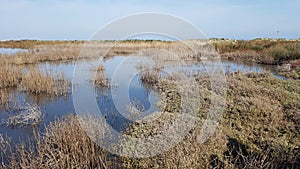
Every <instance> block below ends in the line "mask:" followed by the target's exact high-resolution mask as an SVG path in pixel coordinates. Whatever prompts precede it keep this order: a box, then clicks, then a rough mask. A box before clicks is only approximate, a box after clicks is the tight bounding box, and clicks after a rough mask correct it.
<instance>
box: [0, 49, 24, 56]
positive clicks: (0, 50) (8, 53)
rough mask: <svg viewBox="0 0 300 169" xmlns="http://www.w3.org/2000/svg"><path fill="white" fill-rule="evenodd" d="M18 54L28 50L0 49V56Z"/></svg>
mask: <svg viewBox="0 0 300 169" xmlns="http://www.w3.org/2000/svg"><path fill="white" fill-rule="evenodd" d="M20 52H28V50H27V49H21V48H0V54H7V55H13V54H16V53H20Z"/></svg>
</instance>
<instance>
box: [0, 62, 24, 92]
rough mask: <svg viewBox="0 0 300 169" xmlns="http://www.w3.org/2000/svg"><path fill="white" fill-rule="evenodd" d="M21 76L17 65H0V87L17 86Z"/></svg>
mask: <svg viewBox="0 0 300 169" xmlns="http://www.w3.org/2000/svg"><path fill="white" fill-rule="evenodd" d="M21 77H22V71H21V70H20V69H18V68H17V67H10V66H0V89H1V88H8V87H17V85H18V84H19V83H20V81H21Z"/></svg>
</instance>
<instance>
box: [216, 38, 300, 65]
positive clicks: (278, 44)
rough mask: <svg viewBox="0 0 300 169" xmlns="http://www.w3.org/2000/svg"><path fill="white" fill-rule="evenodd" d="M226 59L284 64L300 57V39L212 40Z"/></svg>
mask: <svg viewBox="0 0 300 169" xmlns="http://www.w3.org/2000/svg"><path fill="white" fill-rule="evenodd" d="M211 43H212V44H213V45H214V46H215V48H216V50H217V51H218V52H219V53H220V55H221V56H222V57H223V58H224V59H232V60H241V61H248V62H256V63H263V64H282V63H285V62H287V61H291V60H296V59H299V58H300V48H299V47H300V41H299V40H283V39H254V40H249V41H246V40H220V39H217V40H211Z"/></svg>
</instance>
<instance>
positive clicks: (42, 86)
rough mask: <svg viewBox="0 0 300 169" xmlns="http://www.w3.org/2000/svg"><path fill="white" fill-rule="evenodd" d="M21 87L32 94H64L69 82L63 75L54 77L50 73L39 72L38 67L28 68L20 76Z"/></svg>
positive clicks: (66, 91)
mask: <svg viewBox="0 0 300 169" xmlns="http://www.w3.org/2000/svg"><path fill="white" fill-rule="evenodd" d="M22 89H23V90H24V91H27V92H30V93H33V94H40V93H46V94H53V95H58V96H60V95H65V94H66V93H68V89H69V82H68V81H67V80H66V78H65V77H64V76H63V75H57V76H56V77H55V76H53V75H51V74H50V73H48V72H46V73H43V72H41V70H40V69H38V68H33V69H30V70H29V72H28V73H27V74H25V75H24V76H23V78H22Z"/></svg>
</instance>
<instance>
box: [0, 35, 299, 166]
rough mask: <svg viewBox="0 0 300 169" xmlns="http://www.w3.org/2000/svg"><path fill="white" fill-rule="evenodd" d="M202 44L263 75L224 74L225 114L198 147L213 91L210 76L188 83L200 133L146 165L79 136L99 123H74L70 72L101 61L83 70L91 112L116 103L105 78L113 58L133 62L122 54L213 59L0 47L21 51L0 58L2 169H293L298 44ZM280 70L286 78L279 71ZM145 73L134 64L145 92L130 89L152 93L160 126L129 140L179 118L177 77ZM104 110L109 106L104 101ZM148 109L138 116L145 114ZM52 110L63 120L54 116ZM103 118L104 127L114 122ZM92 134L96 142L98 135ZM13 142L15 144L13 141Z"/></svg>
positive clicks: (34, 44)
mask: <svg viewBox="0 0 300 169" xmlns="http://www.w3.org/2000/svg"><path fill="white" fill-rule="evenodd" d="M193 41H197V40H193ZM209 42H210V43H211V44H212V47H215V48H216V50H217V51H218V53H219V55H220V57H221V59H222V60H223V61H224V63H226V62H227V61H229V60H230V61H232V60H233V61H234V62H232V64H228V65H235V63H236V62H235V61H239V62H237V65H247V64H250V65H252V64H253V65H255V66H258V65H257V64H259V65H261V64H262V65H268V66H266V67H263V68H262V70H261V71H256V69H250V70H249V71H248V70H246V69H244V68H243V67H242V68H241V69H242V70H239V68H237V69H234V68H228V70H227V71H226V73H225V77H226V81H227V92H226V93H227V94H226V105H225V109H224V112H223V114H222V118H221V119H220V121H219V122H218V123H219V124H218V126H217V129H216V130H215V132H214V134H213V135H212V136H211V137H210V138H209V139H208V140H207V141H206V142H204V143H200V142H199V141H198V140H197V136H198V135H199V133H200V132H201V129H202V128H201V126H202V125H203V123H204V120H205V119H206V118H208V111H209V109H210V106H211V104H212V100H211V97H210V96H211V95H213V94H215V93H214V92H217V91H213V90H212V87H211V84H210V78H209V72H205V71H204V72H203V71H197V72H196V73H194V74H192V76H193V78H194V79H195V81H196V83H197V85H199V86H201V89H200V90H199V91H198V92H199V102H200V103H201V104H200V105H199V106H200V107H199V112H198V113H197V120H196V121H197V124H199V125H196V126H195V127H194V128H193V129H192V130H191V131H190V132H189V133H188V134H187V135H186V136H185V137H184V139H183V140H182V141H181V142H180V143H179V144H177V145H176V146H175V147H173V148H171V149H170V150H168V151H167V152H163V153H162V154H159V155H157V156H154V157H148V158H128V157H118V156H116V155H113V154H111V153H109V152H107V151H106V150H104V149H103V148H101V147H100V146H99V145H97V144H96V143H95V142H94V141H93V139H91V138H90V137H89V136H88V135H87V133H86V132H85V131H84V130H83V129H82V126H81V125H87V126H92V125H93V124H95V125H97V123H99V121H97V120H96V119H95V118H93V117H88V120H87V123H84V124H82V123H79V121H80V120H81V118H82V117H80V116H77V115H74V113H75V112H74V111H75V110H74V108H73V106H71V108H70V104H72V102H71V101H70V100H72V99H71V98H72V96H71V95H72V93H71V81H72V77H73V76H72V75H73V71H72V69H73V67H72V66H70V65H74V63H75V61H78V62H79V63H84V64H85V62H87V63H88V64H90V63H93V62H96V61H95V59H97V58H98V57H99V56H100V55H101V56H104V64H103V65H102V64H101V65H95V66H90V69H89V70H87V71H91V72H94V73H95V74H96V76H95V78H94V79H89V82H88V83H87V84H92V85H93V86H95V87H96V88H98V89H101V90H100V93H99V94H98V95H97V97H98V98H97V99H98V104H101V103H103V99H105V98H109V99H110V97H113V96H110V94H107V93H105V92H104V91H106V90H107V89H110V88H111V85H112V83H113V81H111V80H112V79H110V78H111V74H112V73H113V72H110V71H111V70H110V69H111V68H110V66H106V65H105V64H106V63H111V65H115V63H114V59H116V60H118V59H120V58H118V57H114V56H126V57H131V56H127V55H138V53H137V52H139V51H141V50H146V49H153V48H157V49H168V50H171V51H173V52H175V53H177V54H178V55H179V56H180V57H181V58H182V59H185V60H188V59H190V60H193V59H194V60H195V62H200V61H201V59H203V60H204V59H205V56H206V55H208V56H209V57H211V55H214V54H215V53H213V52H211V51H208V53H206V54H203V53H196V54H191V53H189V50H188V49H185V48H183V49H182V48H178V43H179V42H166V41H135V40H130V41H120V42H115V41H97V42H84V41H33V40H23V41H1V42H0V48H21V49H26V50H28V51H21V52H17V53H13V54H3V53H2V54H0V58H1V59H0V104H1V106H0V107H1V112H0V113H1V115H0V117H1V126H0V129H1V130H0V131H1V133H0V148H1V149H0V157H1V158H0V161H1V164H0V168H24V169H25V168H129V169H130V168H298V167H299V166H300V155H299V154H300V80H299V75H300V74H299V71H300V68H299V65H298V63H299V59H300V41H299V40H282V39H255V40H250V41H243V40H226V39H210V40H209ZM116 43H117V45H115V46H114V47H113V48H112V49H109V48H110V47H111V46H112V45H114V44H116ZM187 43H188V42H187ZM201 43H202V42H200V41H199V42H197V44H201ZM95 44H96V45H95ZM84 45H86V46H84ZM99 46H100V47H101V48H99ZM199 55H201V56H199ZM158 57H159V56H158ZM121 59H122V58H121ZM120 62H121V61H120ZM230 63H231V62H230ZM49 65H50V66H49ZM61 65H64V66H65V67H67V68H65V67H64V66H61ZM285 65H287V66H288V69H283V68H282V67H284V66H285ZM150 66H152V67H150ZM150 66H149V65H137V67H138V68H137V69H142V70H144V71H143V72H141V74H140V75H139V76H138V77H139V82H140V83H141V84H140V85H141V86H142V87H143V88H142V89H143V90H138V89H139V88H138V87H136V86H135V85H133V86H135V88H134V89H135V90H134V92H136V93H138V94H140V93H143V92H146V93H148V92H149V90H151V92H155V93H156V94H157V95H158V96H159V98H164V99H161V100H160V101H159V102H158V104H157V107H158V108H159V111H157V112H155V113H153V114H150V115H149V117H151V116H156V115H157V114H158V116H159V117H158V118H155V120H153V121H146V122H145V121H136V122H132V123H129V124H128V127H126V128H125V129H124V130H123V131H122V132H124V133H125V134H127V135H130V136H132V137H135V138H145V137H148V136H154V135H156V134H159V133H161V132H163V131H164V130H165V129H166V128H168V127H169V126H170V125H171V124H172V123H173V120H174V118H175V117H176V116H177V115H178V114H180V111H179V109H180V100H181V99H182V98H181V96H180V93H179V92H178V91H179V90H180V89H179V88H178V86H176V85H175V84H174V78H173V77H171V76H167V75H163V74H161V72H162V71H163V70H164V67H161V66H159V65H150ZM193 66H194V67H196V68H199V67H200V66H199V65H197V64H194V65H193ZM235 66H236V65H235ZM255 66H254V67H255ZM236 67H237V66H236ZM245 67H246V66H245ZM269 67H271V68H270V69H268V68H269ZM55 69H57V70H55ZM65 69H66V71H63V70H65ZM224 69H225V68H224ZM253 70H254V71H253ZM109 72H110V73H111V74H109ZM278 74H279V75H281V76H279V75H278ZM181 87H184V86H181ZM116 88H117V87H116ZM132 90H133V89H132ZM111 95H112V94H111ZM136 96H139V95H136ZM83 99H88V98H83ZM101 99H102V100H101ZM104 104H107V105H110V102H104ZM145 105H146V104H144V105H142V106H143V109H146V108H147V106H145ZM101 106H103V105H101ZM55 107H58V108H57V109H55ZM136 108H137V107H136ZM52 109H53V110H52ZM107 109H109V110H110V109H112V108H110V107H108V108H107ZM50 110H51V111H50ZM48 111H49V112H48ZM53 111H61V112H65V113H64V114H62V115H60V116H58V117H54V115H52V114H51V113H53ZM112 111H114V109H112ZM57 113H59V112H57ZM108 113H111V112H108ZM106 118H107V120H108V121H110V120H111V119H110V118H111V115H109V114H108V115H106ZM114 118H115V119H113V120H116V121H115V122H112V123H118V125H120V124H119V123H124V121H122V120H120V121H118V117H117V118H116V117H114ZM113 120H112V121H113ZM23 128H25V130H30V131H31V132H30V134H28V135H29V136H30V138H29V139H28V138H27V139H28V140H29V141H26V139H24V138H26V137H23V138H18V136H19V135H21V134H20V133H19V132H20V131H23ZM97 132H99V133H100V135H101V134H103V132H104V131H102V130H99V131H97ZM10 133H14V134H10ZM99 133H98V134H99ZM15 135H17V136H15ZM10 136H11V137H10ZM19 139H21V140H22V141H20V142H16V141H14V140H19ZM128 144H130V143H128ZM131 148H132V149H128V150H126V151H132V152H133V153H134V144H133V145H132V147H131Z"/></svg>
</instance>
